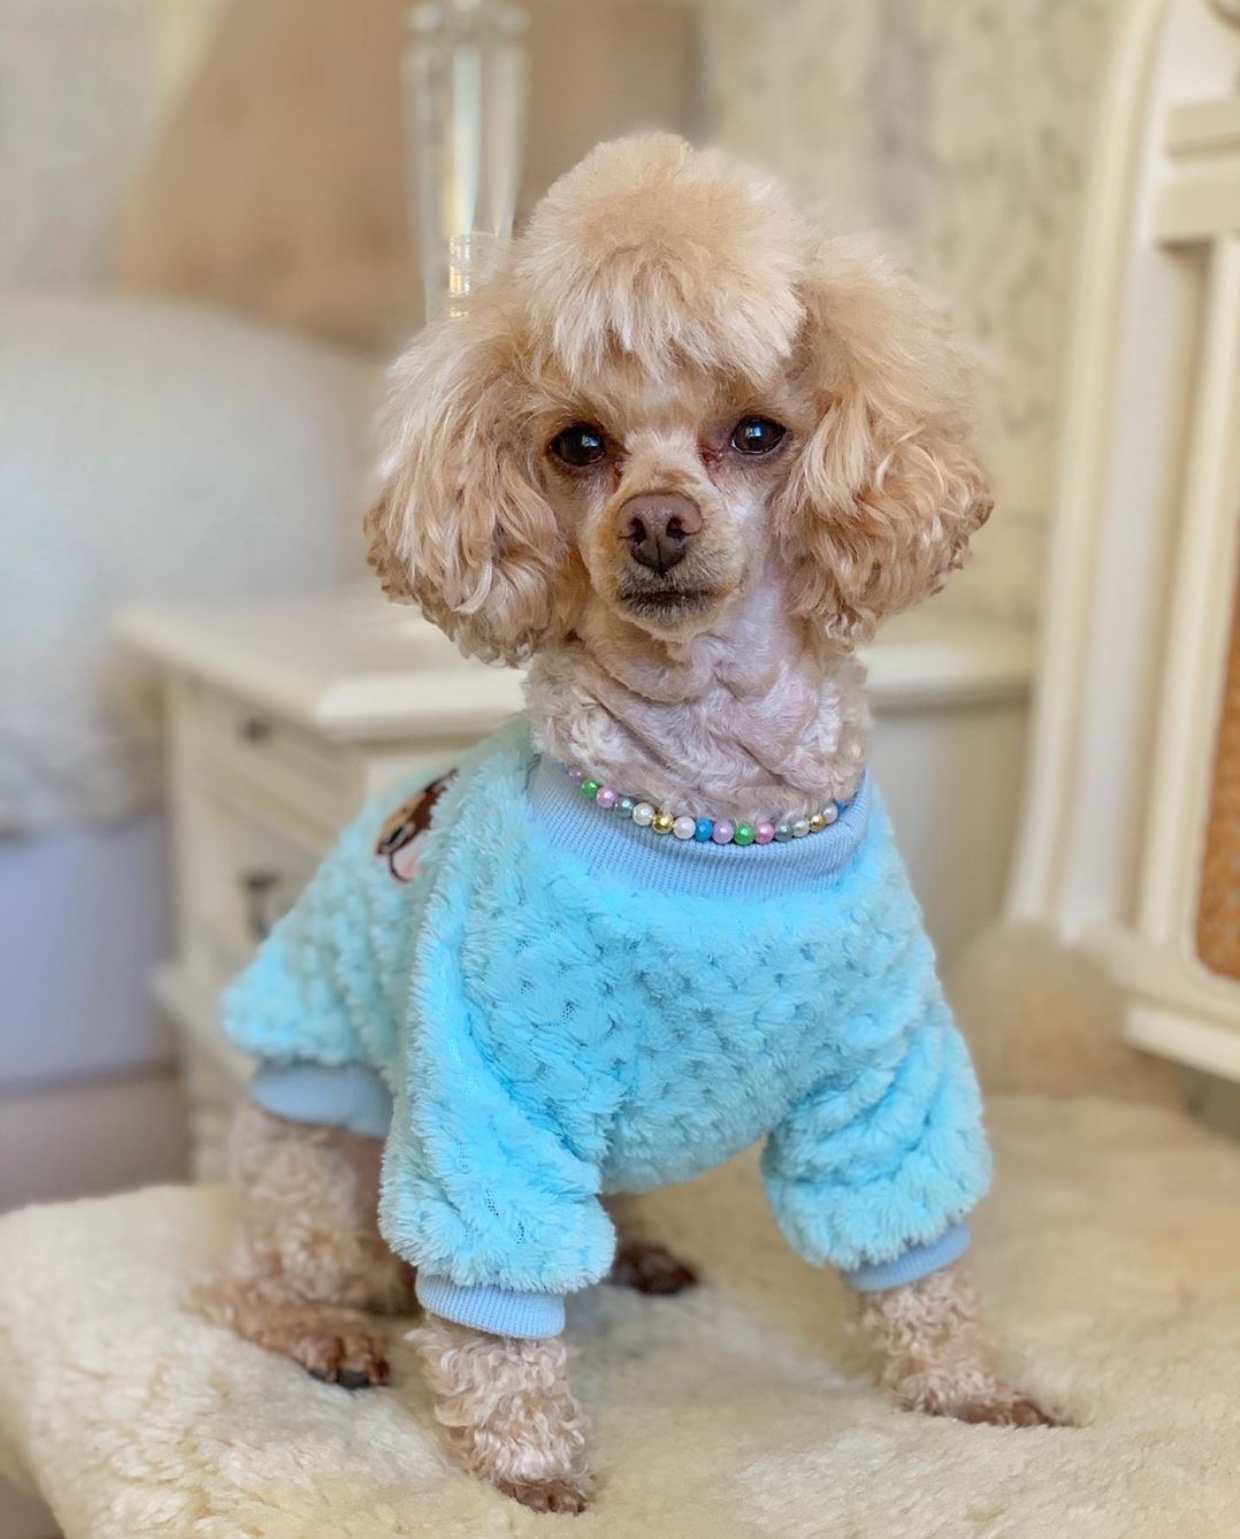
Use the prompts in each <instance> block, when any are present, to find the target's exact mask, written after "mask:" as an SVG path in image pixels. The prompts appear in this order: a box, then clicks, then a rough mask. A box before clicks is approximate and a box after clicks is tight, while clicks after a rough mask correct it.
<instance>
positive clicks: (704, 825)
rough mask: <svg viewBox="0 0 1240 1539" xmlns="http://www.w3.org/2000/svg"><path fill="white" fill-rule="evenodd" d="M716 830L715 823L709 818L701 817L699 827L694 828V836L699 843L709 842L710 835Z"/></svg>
mask: <svg viewBox="0 0 1240 1539" xmlns="http://www.w3.org/2000/svg"><path fill="white" fill-rule="evenodd" d="M714 831H715V825H714V824H713V823H712V822H711V820H710V819H709V818H699V819H698V824H697V827H696V828H695V829H694V830H693V837H694V838H695V839H696V840H697V842H698V843H699V844H709V843H710V836H711V835H712V834H713V833H714Z"/></svg>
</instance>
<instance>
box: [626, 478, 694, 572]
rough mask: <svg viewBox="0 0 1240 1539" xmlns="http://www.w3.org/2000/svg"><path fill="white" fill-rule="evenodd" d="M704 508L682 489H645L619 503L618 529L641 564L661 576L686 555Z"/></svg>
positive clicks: (634, 557) (630, 552)
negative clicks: (666, 490)
mask: <svg viewBox="0 0 1240 1539" xmlns="http://www.w3.org/2000/svg"><path fill="white" fill-rule="evenodd" d="M701 527H702V510H701V509H700V508H699V507H698V505H697V503H696V502H694V501H693V499H692V498H691V497H685V496H683V495H682V494H681V493H680V492H643V493H642V495H641V496H639V497H630V498H629V500H628V501H627V502H625V503H622V504H621V505H620V509H619V512H617V514H616V530H617V532H618V533H619V535H620V538H621V539H622V540H623V541H624V543H625V544H626V545H627V546H628V547H629V554H630V555H631V556H632V558H633V560H634V561H636V562H637V564H638V566H644V567H646V568H647V569H648V570H649V571H651V572H657V573H658V574H659V576H660V577H662V576H663V574H664V572H670V571H671V569H672V568H673V567H674V566H677V565H679V563H680V562H682V561H683V560H684V559H685V552H686V551H687V550H688V549H689V545H690V543H691V541H692V539H693V536H694V535H695V534H697V533H698V531H699V530H700V529H701Z"/></svg>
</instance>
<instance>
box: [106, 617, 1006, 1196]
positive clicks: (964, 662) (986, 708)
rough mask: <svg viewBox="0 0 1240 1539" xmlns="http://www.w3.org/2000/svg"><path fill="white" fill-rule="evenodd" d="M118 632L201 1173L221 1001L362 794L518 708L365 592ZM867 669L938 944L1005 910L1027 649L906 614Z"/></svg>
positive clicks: (216, 1109)
mask: <svg viewBox="0 0 1240 1539" xmlns="http://www.w3.org/2000/svg"><path fill="white" fill-rule="evenodd" d="M117 628H118V631H119V634H120V635H121V637H122V638H123V639H124V640H125V641H126V642H127V643H129V645H130V646H131V647H132V648H134V649H135V650H136V651H138V652H140V653H142V654H143V655H144V656H145V657H147V658H148V659H149V660H151V661H153V662H155V663H156V664H157V665H158V667H159V668H160V670H161V672H162V674H163V677H164V680H165V691H166V697H167V705H168V712H167V717H168V753H169V795H170V802H171V827H172V842H173V859H174V864H175V868H176V891H177V903H178V912H177V954H176V956H175V957H174V958H173V959H172V960H171V961H169V962H168V963H166V964H165V965H164V966H163V967H161V968H160V970H159V971H158V973H157V975H156V978H155V988H156V992H157V994H158V996H159V999H160V1001H161V1003H162V1004H163V1006H164V1007H165V1008H166V1009H167V1010H168V1012H169V1014H170V1015H171V1016H172V1018H173V1020H174V1022H175V1024H176V1027H177V1029H178V1032H179V1036H180V1045H181V1062H182V1066H183V1072H184V1075H185V1080H186V1087H187V1091H188V1100H189V1105H190V1107H191V1117H192V1127H191V1141H192V1147H193V1150H194V1167H195V1170H196V1173H197V1174H198V1175H199V1176H200V1177H202V1178H207V1179H215V1178H218V1177H219V1176H220V1175H221V1174H222V1173H223V1162H224V1147H225V1140H226V1135H227V1130H228V1126H229V1123H230V1120H231V1117H232V1110H233V1106H234V1103H235V1101H236V1097H237V1094H238V1092H239V1091H240V1089H241V1087H242V1086H243V1085H244V1084H245V1082H246V1080H247V1079H248V1077H249V1072H250V1067H251V1066H250V1064H249V1063H248V1062H247V1061H246V1060H245V1059H244V1058H243V1057H241V1055H240V1054H238V1053H236V1052H235V1051H233V1049H232V1048H230V1047H229V1046H228V1044H227V1043H226V1042H225V1041H224V1040H223V1037H222V1036H221V1034H220V1031H219V1027H218V1023H217V1016H216V1001H217V997H218V995H219V991H220V989H221V988H222V987H223V986H224V985H225V984H226V983H227V982H228V981H229V980H230V979H231V978H233V977H234V976H235V975H236V974H237V973H238V972H239V971H240V970H241V968H242V967H243V966H244V965H245V963H246V961H247V960H248V959H249V957H250V956H251V955H252V953H253V951H254V948H255V946H256V945H257V944H258V942H259V941H260V940H261V939H262V936H263V934H264V933H265V932H266V930H267V929H268V928H269V927H270V925H271V924H272V923H273V922H274V920H275V919H276V918H277V917H278V916H279V914H280V913H281V912H282V911H283V910H284V909H285V908H287V907H288V905H289V904H291V903H292V901H293V899H294V898H295V897H296V896H297V894H298V893H299V892H300V890H301V888H302V887H303V886H304V884H305V882H306V881H307V880H308V879H309V877H310V875H311V873H312V872H313V870H314V868H315V866H316V865H317V863H318V861H319V860H320V859H321V857H322V856H323V855H324V853H325V852H326V851H327V849H328V847H329V845H330V844H331V842H332V840H333V838H334V836H335V834H336V832H337V830H338V829H340V828H341V827H342V826H343V825H344V823H345V822H346V821H347V820H348V819H349V817H350V816H351V815H352V814H353V813H354V812H356V811H357V810H358V808H359V807H360V806H361V805H362V803H363V801H364V800H365V799H366V798H367V797H368V796H369V795H371V794H372V793H373V792H375V791H378V790H381V789H382V788H383V787H384V786H385V785H388V784H390V783H391V782H392V781H394V780H396V779H397V778H398V777H400V776H402V775H404V774H405V773H406V772H412V771H414V770H421V771H424V772H425V773H426V775H427V778H428V779H430V778H432V777H433V775H434V774H435V773H436V771H437V770H438V769H439V768H440V767H442V766H444V765H445V764H446V763H448V762H450V761H451V760H452V759H453V758H454V757H455V756H456V755H457V754H459V753H460V751H461V750H462V749H463V748H465V747H467V746H468V745H469V744H470V743H472V742H474V741H475V740H476V739H477V738H479V737H480V736H482V735H484V734H485V733H487V732H489V731H491V730H492V729H493V728H494V727H495V726H497V725H498V723H499V722H500V721H502V720H503V719H504V718H505V717H506V716H509V715H511V714H512V713H513V712H515V711H518V710H520V708H521V681H520V677H519V675H517V674H515V673H513V672H511V671H508V670H503V669H495V668H488V667H485V666H484V665H482V664H480V663H470V662H466V661H465V660H463V659H462V658H461V657H460V656H459V654H458V653H457V651H456V649H455V648H454V647H453V646H452V645H451V644H450V643H449V642H447V641H446V640H445V639H444V638H443V637H442V636H441V635H440V634H439V632H438V631H436V630H434V629H433V628H432V627H431V626H429V625H427V624H426V622H425V621H423V620H422V619H421V618H420V617H419V616H418V615H417V614H416V613H414V612H413V611H411V610H407V609H401V608H399V607H397V606H395V605H391V604H387V603H385V602H384V601H383V600H382V599H381V598H379V597H378V596H377V595H372V594H371V592H370V591H369V589H366V590H364V591H363V590H361V589H349V590H345V591H343V592H339V593H334V594H324V595H321V596H319V597H315V598H309V599H299V600H289V601H272V602H269V603H265V604H262V605H254V604H249V605H244V606H242V605H238V606H236V607H233V608H230V607H227V606H215V607H213V608H210V609H207V608H202V609H195V608H189V607H186V608H177V609H173V608H142V609H133V610H130V611H128V612H126V613H125V614H123V615H122V616H121V617H120V619H119V621H118V627H117ZM868 660H869V664H870V673H871V693H872V698H873V701H874V706H875V714H876V717H877V720H878V731H877V733H876V739H875V750H874V762H875V765H876V768H877V772H878V775H879V779H880V781H881V783H882V785H883V789H884V793H885V796H886V799H887V802H888V805H889V806H890V807H891V809H892V816H893V818H894V820H895V823H896V826H897V829H898V830H899V832H900V835H901V842H902V844H903V846H904V850H905V854H906V857H907V859H908V862H909V865H910V868H911V869H912V872H913V878H914V882H915V883H916V884H917V887H918V891H919V894H920V896H921V899H922V902H923V904H924V906H925V908H926V911H927V915H928V919H929V925H930V930H931V934H932V935H934V937H935V939H936V941H937V942H938V943H939V945H940V947H941V948H942V949H945V950H947V951H950V950H952V949H953V948H954V947H955V946H956V945H957V944H958V943H959V941H960V940H961V939H963V938H964V937H965V936H966V935H967V934H969V933H971V932H972V930H973V929H975V928H976V927H977V926H978V925H979V924H980V923H982V922H983V921H984V920H986V919H988V918H990V917H991V916H992V915H993V914H994V913H995V912H997V909H998V904H999V898H1000V892H1001V886H1002V882H1003V876H1004V870H1005V867H1006V861H1007V854H1008V849H1009V844H1010V839H1011V833H1012V828H1013V826H1014V822H1015V815H1016V795H1017V782H1018V779H1019V767H1020V760H1021V752H1022V736H1023V725H1024V711H1025V695H1026V690H1027V686H1028V679H1029V672H1030V665H1031V656H1030V641H1029V637H1028V635H1027V634H1026V633H1025V632H1023V631H1019V630H1013V629H1009V628H1004V627H1000V626H995V625H988V624H983V623H980V622H976V621H966V620H959V619H956V620H952V619H948V618H944V619H938V618H936V617H933V616H929V617H927V616H920V617H916V618H915V619H914V620H910V621H907V622H903V623H898V624H897V625H895V626H893V627H891V628H890V629H889V630H888V631H887V632H886V633H885V634H884V638H883V639H882V641H880V643H879V644H878V645H876V646H875V647H873V648H871V649H870V653H869V659H868ZM970 782H972V783H973V784H974V786H975V787H976V791H975V794H972V795H970V796H968V797H961V796H960V795H959V789H960V787H961V785H962V784H968V783H970ZM947 812H950V821H946V822H945V819H944V814H945V813H947Z"/></svg>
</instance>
